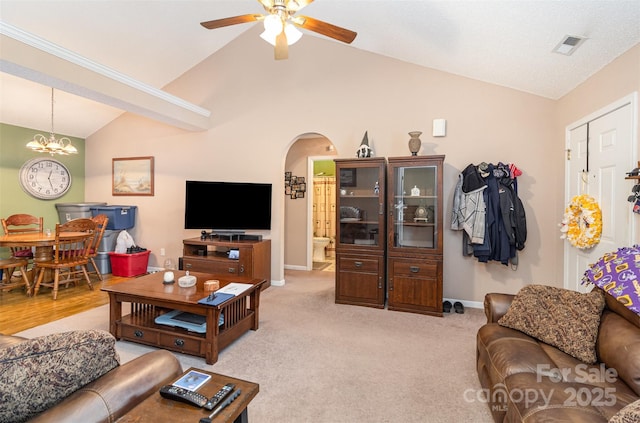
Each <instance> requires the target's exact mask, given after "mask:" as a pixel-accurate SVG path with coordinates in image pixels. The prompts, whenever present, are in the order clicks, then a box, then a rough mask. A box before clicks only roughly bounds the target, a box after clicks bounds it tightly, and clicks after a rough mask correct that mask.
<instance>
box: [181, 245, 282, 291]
mask: <svg viewBox="0 0 640 423" xmlns="http://www.w3.org/2000/svg"><path fill="white" fill-rule="evenodd" d="M244 237H258V235H244ZM182 243H183V256H182V257H181V258H180V270H189V271H192V272H203V273H212V274H214V275H220V278H221V279H230V278H237V280H236V279H233V281H234V282H236V281H237V282H239V281H241V280H242V279H264V280H266V281H267V282H266V283H264V284H263V285H262V289H266V288H267V287H269V286H270V285H271V240H270V239H265V240H263V239H261V236H260V239H233V240H226V239H220V238H207V239H202V237H200V238H189V239H185V240H183V241H182ZM230 250H238V258H237V259H231V258H229V254H228V253H229V251H230Z"/></svg>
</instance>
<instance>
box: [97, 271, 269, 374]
mask: <svg viewBox="0 0 640 423" xmlns="http://www.w3.org/2000/svg"><path fill="white" fill-rule="evenodd" d="M174 274H175V280H176V282H175V283H173V284H171V285H165V284H163V283H162V280H163V277H164V272H157V273H152V274H150V275H146V276H141V277H139V278H133V279H129V280H127V281H124V282H121V283H118V284H115V285H112V286H108V287H104V288H102V290H103V291H106V292H108V293H109V303H110V313H109V331H110V332H111V334H112V335H113V336H115V337H116V339H124V340H127V341H132V342H137V343H140V344H146V345H152V346H156V347H160V348H164V349H167V350H172V351H178V352H181V353H185V354H191V355H196V356H199V357H204V358H205V360H206V362H207V364H214V363H215V362H216V361H218V352H219V351H220V350H221V349H222V348H224V347H226V346H227V345H229V344H231V343H232V342H233V341H235V340H236V339H238V338H239V337H240V336H241V335H242V334H244V333H245V332H247V331H248V330H249V329H251V330H257V329H258V320H259V319H258V317H259V314H258V310H259V306H260V288H261V285H262V284H263V283H265V282H266V281H265V280H263V279H262V280H261V279H252V280H247V279H245V280H243V279H239V278H234V279H233V280H231V279H222V278H221V277H220V276H216V275H211V274H207V273H197V272H191V273H190V275H192V276H195V277H196V278H197V283H196V285H195V286H192V287H190V288H181V287H179V286H178V282H177V281H178V278H180V277H181V276H184V275H185V272H184V271H179V270H178V271H174ZM209 279H217V280H219V281H220V287H223V286H225V285H227V284H229V283H231V282H241V283H250V284H252V285H253V287H252V288H250V289H248V290H246V291H244V292H242V293H241V294H239V295H237V296H235V297H233V298H231V299H229V300H227V301H225V302H224V303H222V304H220V305H217V306H210V305H203V304H198V300H201V299H202V298H204V297H206V296H207V295H208V294H209V293H208V292H205V291H204V288H203V285H204V281H206V280H209ZM123 302H128V303H131V314H129V315H127V316H122V303H123ZM172 310H181V311H185V312H188V313H194V314H199V315H202V316H206V333H197V332H190V331H188V330H186V329H181V328H176V327H172V326H166V325H158V324H156V323H155V318H156V317H157V316H159V315H161V314H164V313H167V312H169V311H172ZM220 315H222V316H223V320H224V322H223V323H222V324H221V325H218V322H219V321H220Z"/></svg>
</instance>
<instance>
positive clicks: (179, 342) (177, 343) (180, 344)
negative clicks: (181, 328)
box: [173, 338, 184, 347]
mask: <svg viewBox="0 0 640 423" xmlns="http://www.w3.org/2000/svg"><path fill="white" fill-rule="evenodd" d="M173 343H174V345H175V346H176V347H184V339H180V338H176V339H175V341H173Z"/></svg>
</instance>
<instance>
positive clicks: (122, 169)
mask: <svg viewBox="0 0 640 423" xmlns="http://www.w3.org/2000/svg"><path fill="white" fill-rule="evenodd" d="M111 171H112V194H113V195H149V196H153V191H154V183H153V171H154V169H153V157H152V156H148V157H120V158H114V159H113V161H112V169H111Z"/></svg>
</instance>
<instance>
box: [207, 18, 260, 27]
mask: <svg viewBox="0 0 640 423" xmlns="http://www.w3.org/2000/svg"><path fill="white" fill-rule="evenodd" d="M261 18H262V15H256V14H249V15H241V16H234V17H231V18H223V19H214V20H212V21H207V22H200V25H202V26H204V27H205V28H207V29H216V28H222V27H223V26H229V25H236V24H242V23H247V22H254V21H257V20H258V19H261Z"/></svg>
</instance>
